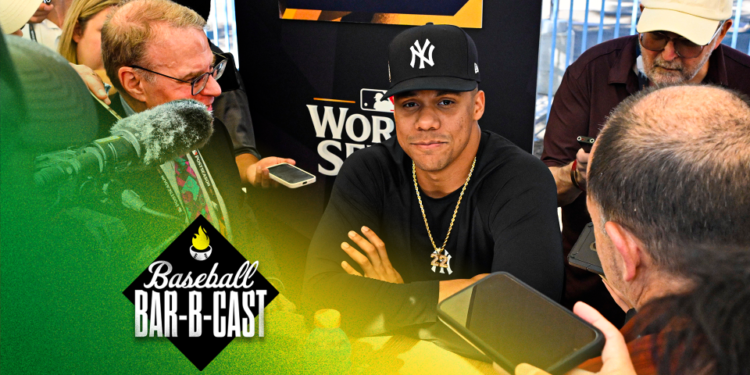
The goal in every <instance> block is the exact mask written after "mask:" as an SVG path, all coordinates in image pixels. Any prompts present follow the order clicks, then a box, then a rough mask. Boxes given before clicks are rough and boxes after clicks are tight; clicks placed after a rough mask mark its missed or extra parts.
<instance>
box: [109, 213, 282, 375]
mask: <svg viewBox="0 0 750 375" xmlns="http://www.w3.org/2000/svg"><path fill="white" fill-rule="evenodd" d="M258 266H259V265H258V262H257V261H256V262H254V263H253V262H250V261H248V260H247V259H245V257H244V256H243V255H242V254H240V252H239V251H237V249H235V248H234V247H233V246H232V245H231V244H230V243H229V241H227V240H226V239H225V238H224V237H223V236H222V235H221V233H219V231H217V230H216V229H215V228H214V227H213V226H212V225H211V223H209V222H208V220H206V219H205V218H204V217H203V216H199V217H198V218H196V219H195V221H193V223H192V224H190V225H189V226H188V227H187V229H185V231H184V232H182V234H180V235H179V236H178V237H177V239H175V240H174V242H172V244H171V245H169V247H167V248H166V250H164V252H162V253H161V255H159V257H158V258H156V259H155V260H154V261H153V262H151V264H150V265H149V266H148V267H147V268H146V270H144V271H143V273H141V274H140V276H138V278H136V279H135V281H133V283H132V284H130V286H129V287H128V288H127V289H126V290H125V291H124V292H123V294H124V295H125V297H127V298H128V299H129V300H130V302H132V303H133V304H134V305H135V337H143V338H144V339H148V338H151V337H167V338H169V340H170V341H171V342H172V344H174V346H175V347H177V349H179V350H180V352H182V354H184V355H185V357H187V359H188V360H190V362H192V363H193V365H195V367H197V368H198V370H201V371H202V370H203V369H204V368H206V366H208V364H209V363H211V361H213V359H214V358H216V356H218V355H219V353H221V351H222V350H224V348H226V346H227V345H229V343H231V342H232V340H234V338H235V337H256V336H257V337H263V335H264V332H263V329H264V315H263V311H264V309H265V307H266V306H267V305H268V304H269V303H271V301H273V299H274V298H276V296H277V295H278V294H279V292H278V291H277V290H276V289H275V288H274V287H273V286H272V285H271V283H269V282H268V280H266V279H265V278H264V277H263V275H261V273H260V272H258V270H257V269H258ZM256 318H257V320H256Z"/></svg>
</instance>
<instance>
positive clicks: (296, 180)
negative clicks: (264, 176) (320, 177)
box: [268, 163, 315, 189]
mask: <svg viewBox="0 0 750 375" xmlns="http://www.w3.org/2000/svg"><path fill="white" fill-rule="evenodd" d="M268 173H269V176H270V177H271V179H273V180H274V181H276V182H278V183H280V184H282V185H284V186H286V187H288V188H290V189H296V188H298V187H300V186H304V185H310V184H312V183H314V182H315V175H314V174H311V173H308V172H305V171H304V170H302V169H300V168H297V167H295V166H293V165H291V164H288V163H281V164H276V165H273V166H270V167H268Z"/></svg>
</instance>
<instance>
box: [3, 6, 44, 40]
mask: <svg viewBox="0 0 750 375" xmlns="http://www.w3.org/2000/svg"><path fill="white" fill-rule="evenodd" d="M41 3H42V1H41V0H38V1H34V0H0V27H2V29H3V34H11V33H13V32H16V31H18V30H19V29H21V28H22V27H23V25H25V24H26V23H27V22H29V18H31V16H33V15H34V12H36V10H37V8H39V4H41Z"/></svg>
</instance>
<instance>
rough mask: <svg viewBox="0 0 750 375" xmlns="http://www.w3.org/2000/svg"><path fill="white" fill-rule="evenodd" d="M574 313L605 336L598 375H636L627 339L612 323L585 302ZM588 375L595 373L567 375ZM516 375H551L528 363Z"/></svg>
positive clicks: (518, 367) (580, 372) (580, 371)
mask: <svg viewBox="0 0 750 375" xmlns="http://www.w3.org/2000/svg"><path fill="white" fill-rule="evenodd" d="M573 312H574V313H575V314H576V315H578V316H579V317H581V319H583V320H585V321H587V322H589V323H590V324H591V325H593V326H594V327H596V328H598V329H599V330H600V331H602V333H603V334H604V339H605V340H606V341H605V343H604V349H603V350H602V364H603V365H602V369H601V371H599V372H597V374H599V375H636V373H635V368H634V367H633V362H632V361H631V359H630V352H628V346H627V344H625V338H624V337H623V336H622V333H620V331H618V330H617V328H616V327H615V326H613V325H612V323H610V322H609V321H607V319H606V318H604V317H603V316H602V314H600V313H599V312H598V311H596V310H595V309H594V308H593V307H591V306H589V305H587V304H585V303H583V302H577V303H576V304H575V306H573ZM500 370H502V369H500ZM498 372H499V371H498ZM587 374H593V373H592V372H589V371H586V370H581V369H574V370H571V371H570V372H568V373H567V374H566V375H587ZM515 375H549V373H548V372H545V371H544V370H541V369H538V368H536V367H534V366H532V365H529V364H527V363H521V364H519V365H518V366H517V367H516V371H515Z"/></svg>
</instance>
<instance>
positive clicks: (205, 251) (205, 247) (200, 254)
mask: <svg viewBox="0 0 750 375" xmlns="http://www.w3.org/2000/svg"><path fill="white" fill-rule="evenodd" d="M190 256H191V257H193V259H195V260H206V259H208V257H210V256H211V241H210V239H209V237H208V236H207V235H206V231H205V230H204V229H203V227H200V226H199V227H198V233H196V234H195V235H194V236H193V245H192V246H190Z"/></svg>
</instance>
